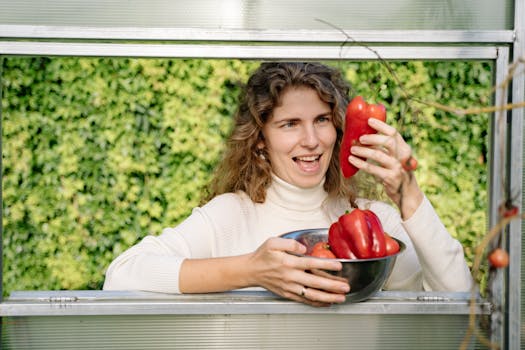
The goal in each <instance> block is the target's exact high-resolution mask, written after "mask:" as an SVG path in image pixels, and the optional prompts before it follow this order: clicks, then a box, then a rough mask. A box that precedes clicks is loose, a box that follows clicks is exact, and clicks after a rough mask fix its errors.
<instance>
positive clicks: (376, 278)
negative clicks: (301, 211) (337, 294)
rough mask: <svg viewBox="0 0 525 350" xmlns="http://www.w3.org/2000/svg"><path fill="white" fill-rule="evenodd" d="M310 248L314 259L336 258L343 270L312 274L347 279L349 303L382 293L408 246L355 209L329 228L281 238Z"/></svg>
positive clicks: (371, 216)
mask: <svg viewBox="0 0 525 350" xmlns="http://www.w3.org/2000/svg"><path fill="white" fill-rule="evenodd" d="M281 237H283V238H289V239H294V240H296V241H298V242H300V243H301V244H303V245H305V246H306V248H307V251H306V254H305V256H308V257H310V258H312V259H336V260H338V261H340V262H341V263H342V265H343V268H342V270H340V271H312V273H316V274H321V275H323V276H325V277H331V278H334V279H345V280H346V281H348V284H349V285H350V292H349V293H348V294H347V295H346V302H360V301H364V300H366V299H368V298H370V297H371V296H372V295H374V294H375V293H376V292H377V291H379V290H380V289H381V288H382V287H383V285H384V284H385V282H386V280H387V279H388V277H389V276H390V273H391V272H392V269H393V267H394V263H395V261H396V257H397V256H398V255H399V254H401V253H402V252H403V251H404V250H405V248H406V246H405V244H404V243H403V242H402V241H400V240H398V239H396V238H394V237H391V236H390V235H388V233H385V232H384V231H383V227H382V225H381V222H380V220H379V218H378V217H377V216H376V215H375V214H374V212H372V211H371V210H369V209H365V210H362V209H358V208H356V209H353V210H352V211H351V212H347V213H345V214H343V215H341V216H340V217H339V219H338V220H337V221H335V222H333V223H332V224H331V225H330V227H329V228H315V229H303V230H298V231H292V232H288V233H285V234H283V235H281Z"/></svg>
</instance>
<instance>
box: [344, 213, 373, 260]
mask: <svg viewBox="0 0 525 350" xmlns="http://www.w3.org/2000/svg"><path fill="white" fill-rule="evenodd" d="M339 224H340V225H341V231H342V232H343V238H344V239H345V240H346V241H347V243H348V245H349V246H350V248H351V249H352V251H353V252H354V254H355V255H356V256H357V257H358V258H359V259H368V258H371V257H372V240H371V239H370V229H369V227H368V221H367V219H366V215H365V212H364V211H363V210H361V209H358V208H356V209H354V210H352V211H351V212H350V213H346V214H344V215H341V216H340V217H339Z"/></svg>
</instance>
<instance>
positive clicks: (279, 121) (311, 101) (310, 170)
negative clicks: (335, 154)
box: [258, 87, 337, 188]
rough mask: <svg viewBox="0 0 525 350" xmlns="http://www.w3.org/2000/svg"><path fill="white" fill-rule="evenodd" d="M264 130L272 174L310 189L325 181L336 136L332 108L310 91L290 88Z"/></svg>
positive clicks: (264, 143)
mask: <svg viewBox="0 0 525 350" xmlns="http://www.w3.org/2000/svg"><path fill="white" fill-rule="evenodd" d="M281 97H282V98H281V101H282V104H281V105H279V106H277V107H276V108H275V109H274V110H273V114H272V115H271V117H270V119H269V120H268V122H267V123H266V124H265V125H264V127H263V135H264V141H262V142H261V143H260V144H259V145H258V146H259V147H265V148H266V151H267V153H268V155H269V157H270V162H271V164H272V170H273V172H274V173H275V174H276V175H277V176H279V177H280V178H281V179H283V180H285V181H286V182H288V183H290V184H293V185H295V186H298V187H303V188H308V187H313V186H316V185H318V184H319V183H320V182H321V180H322V179H323V178H324V176H325V174H326V171H327V170H328V166H329V164H330V159H331V158H332V151H333V149H334V144H335V142H336V138H337V133H336V129H335V126H334V124H333V122H332V111H331V109H330V106H329V105H328V104H327V103H325V102H323V101H322V100H321V99H320V98H319V96H318V95H317V92H316V91H315V90H313V89H311V88H307V87H299V88H290V89H287V90H285V91H284V93H283V95H282V96H281Z"/></svg>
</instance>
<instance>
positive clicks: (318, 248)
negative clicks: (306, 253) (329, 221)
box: [310, 242, 335, 259]
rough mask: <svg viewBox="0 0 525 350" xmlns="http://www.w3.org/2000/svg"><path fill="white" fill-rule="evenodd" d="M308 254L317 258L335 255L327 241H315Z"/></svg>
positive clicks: (329, 257) (333, 256)
mask: <svg viewBox="0 0 525 350" xmlns="http://www.w3.org/2000/svg"><path fill="white" fill-rule="evenodd" d="M310 255H311V256H315V257H317V258H327V259H335V255H334V253H332V251H331V250H330V245H329V244H328V242H317V243H316V244H315V245H314V247H313V248H312V252H311V253H310Z"/></svg>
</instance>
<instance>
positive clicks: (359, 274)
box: [281, 228, 406, 303]
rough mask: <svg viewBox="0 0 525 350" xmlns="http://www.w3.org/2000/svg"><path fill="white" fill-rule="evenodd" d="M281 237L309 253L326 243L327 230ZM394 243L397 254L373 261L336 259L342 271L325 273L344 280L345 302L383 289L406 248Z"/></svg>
mask: <svg viewBox="0 0 525 350" xmlns="http://www.w3.org/2000/svg"><path fill="white" fill-rule="evenodd" d="M281 237H283V238H291V239H295V240H296V241H298V242H300V243H302V244H304V245H305V246H306V248H307V249H308V252H310V251H311V249H312V247H313V246H314V245H315V244H316V243H317V242H321V241H328V229H327V228H319V229H306V230H299V231H292V232H288V233H285V234H283V235H281ZM396 241H397V242H398V243H399V252H398V253H397V254H394V255H389V256H385V257H382V258H373V259H336V260H337V261H340V262H341V263H342V264H343V269H342V270H341V271H326V272H328V273H329V274H330V275H332V276H336V277H337V278H341V277H342V278H344V279H346V280H347V281H348V283H349V284H350V292H349V293H348V294H347V295H346V302H352V303H355V302H359V301H363V300H366V299H368V298H370V297H371V296H372V295H374V294H375V293H376V292H377V291H379V290H380V289H381V288H382V287H383V285H384V284H385V282H386V280H387V279H388V277H389V276H390V273H391V272H392V268H393V267H394V263H395V261H396V257H397V256H398V255H399V254H401V253H402V252H403V251H404V250H405V248H406V246H405V244H404V243H403V242H401V241H400V240H398V239H396ZM310 258H311V259H322V258H316V257H310Z"/></svg>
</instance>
